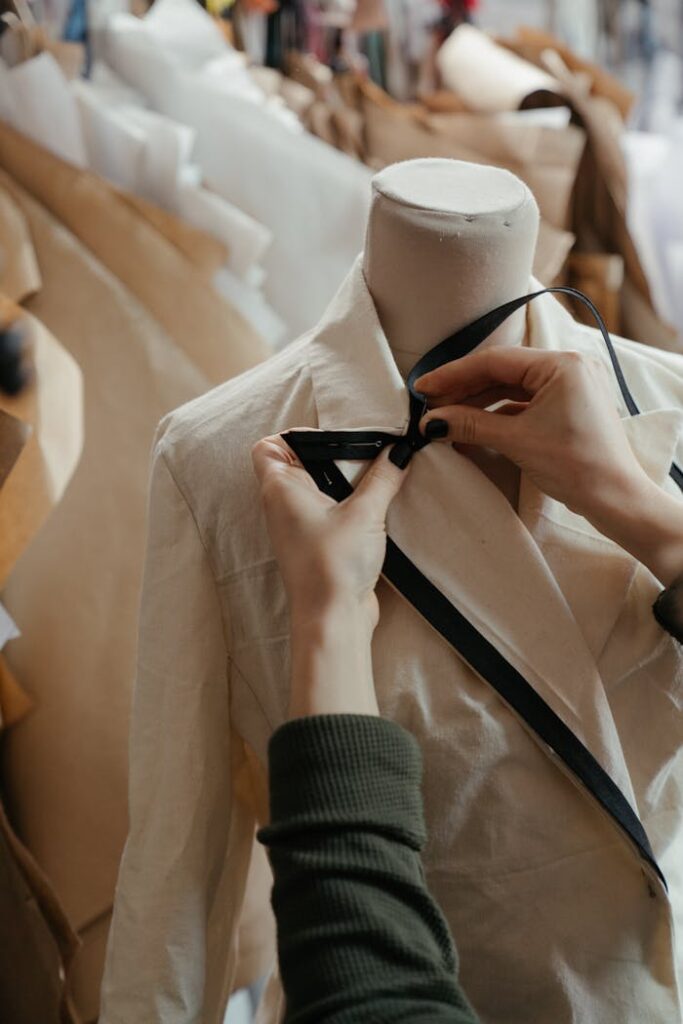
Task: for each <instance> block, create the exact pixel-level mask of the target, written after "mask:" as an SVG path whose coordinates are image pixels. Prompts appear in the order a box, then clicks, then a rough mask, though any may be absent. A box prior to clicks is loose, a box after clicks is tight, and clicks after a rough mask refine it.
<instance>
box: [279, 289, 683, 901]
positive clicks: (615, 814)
mask: <svg viewBox="0 0 683 1024" xmlns="http://www.w3.org/2000/svg"><path fill="white" fill-rule="evenodd" d="M545 292H561V293H564V294H567V295H571V296H573V297H574V298H576V299H578V300H579V301H581V302H583V303H584V305H586V306H587V307H588V309H590V311H591V312H592V314H593V316H594V317H595V319H596V322H597V324H598V327H599V329H600V332H601V334H602V337H603V339H604V341H605V344H606V345H607V350H608V352H609V356H610V360H611V363H612V367H613V369H614V373H615V376H616V379H617V383H618V385H619V389H620V391H621V394H622V397H623V399H624V402H625V404H626V407H627V409H628V411H629V413H630V414H631V415H632V416H637V415H638V414H639V412H640V410H639V408H638V406H637V405H636V402H635V400H634V399H633V396H632V395H631V392H630V391H629V388H628V385H627V383H626V380H625V377H624V374H623V372H622V369H621V366H620V364H619V361H618V359H617V355H616V352H615V351H614V347H613V345H612V341H611V339H610V336H609V333H608V331H607V328H606V326H605V324H604V322H603V320H602V318H601V316H600V314H599V313H598V311H597V309H596V308H595V306H594V305H593V303H592V302H591V301H590V300H589V299H588V298H587V297H586V296H585V295H583V294H582V293H581V292H579V291H576V290H575V289H574V288H547V289H544V290H543V291H539V292H535V293H533V294H531V295H525V296H523V297H521V298H519V299H515V300H514V301H512V302H508V303H506V304H505V305H503V306H500V307H498V308H497V309H494V310H492V311H491V312H490V313H486V314H485V315H484V316H483V317H480V318H479V319H478V320H475V321H474V322H473V323H471V324H469V325H468V326H467V327H464V328H463V329H462V330H460V331H457V332H456V333H455V334H452V335H451V336H450V337H448V338H446V339H445V340H444V341H442V342H441V343H440V344H438V345H436V346H435V347H434V348H433V349H431V350H430V351H429V352H427V353H426V355H424V356H423V357H422V358H421V359H420V360H419V361H418V362H417V363H416V365H415V366H414V367H413V369H412V370H411V372H410V374H409V376H408V381H407V385H408V392H409V397H410V422H409V426H408V430H407V431H406V433H405V435H404V436H402V437H399V438H398V439H397V437H396V435H395V434H390V433H388V432H385V431H371V430H361V431H353V430H339V431H329V430H324V431H319V430H316V431H303V430H295V431H289V432H287V433H285V434H283V435H282V436H283V438H284V439H285V440H286V441H287V443H288V444H289V446H290V447H291V448H292V450H293V451H294V452H295V453H296V455H297V456H298V458H299V459H300V461H301V463H302V465H303V466H304V467H305V469H306V470H307V471H308V473H309V474H310V475H311V477H312V478H313V479H314V480H315V482H316V484H317V486H318V487H319V488H320V490H321V491H323V492H324V493H325V494H328V495H329V496H330V497H332V498H334V499H335V500H336V501H343V500H344V499H345V498H348V497H349V495H350V494H352V493H353V488H352V487H351V484H350V483H349V482H348V480H347V479H346V477H345V476H344V474H343V473H342V472H341V470H340V469H339V467H338V466H336V465H335V461H339V460H368V459H374V458H375V457H376V456H377V455H378V454H379V453H380V451H382V449H383V448H386V447H387V446H389V445H393V448H392V451H391V454H390V458H391V459H392V461H393V462H395V464H396V465H398V466H400V467H402V468H403V467H405V466H406V465H407V464H408V462H409V461H410V459H412V457H413V456H414V454H415V453H416V452H417V451H419V450H420V449H421V448H423V447H425V445H426V444H428V443H429V441H428V439H427V438H425V437H423V436H422V435H421V434H420V430H419V425H420V420H421V419H422V416H423V415H424V413H425V411H426V407H427V406H426V401H425V399H424V397H423V396H422V395H420V394H419V392H417V391H416V390H415V381H416V380H418V379H419V378H420V377H421V376H422V375H423V374H425V373H428V372H429V371H430V370H434V369H437V368H438V367H439V366H443V365H444V363H447V362H451V361H452V360H454V359H459V358H462V356H464V355H466V354H467V353H469V352H471V351H473V349H475V348H476V347H477V345H479V344H480V343H481V342H482V341H483V340H484V339H485V338H487V337H488V336H489V335H490V334H491V333H492V332H493V331H494V330H495V329H496V328H497V327H499V326H500V324H502V323H503V322H504V320H506V319H507V317H509V316H510V315H511V314H512V313H514V312H515V310H517V309H520V308H521V307H522V306H524V305H526V303H528V302H531V301H532V300H533V299H535V298H537V296H539V295H543V294H545ZM670 472H671V476H672V478H673V479H674V480H675V482H676V483H677V484H678V486H679V487H680V488H681V490H683V472H681V470H680V468H679V467H678V466H677V465H676V464H675V463H674V464H673V465H672V467H671V471H670ZM382 573H383V575H384V576H385V578H386V579H387V580H388V581H389V582H390V583H391V584H392V585H393V586H394V587H395V588H396V589H397V590H398V591H399V592H400V593H401V594H402V595H403V596H404V597H405V598H406V599H407V600H408V601H409V602H410V604H412V605H413V607H414V608H415V609H416V610H417V611H418V612H419V614H420V615H421V616H422V617H423V618H424V619H425V620H426V621H427V622H428V623H429V624H430V625H431V626H432V627H433V628H434V629H435V630H436V631H437V632H438V633H439V634H440V635H441V636H442V637H443V638H444V639H445V640H446V641H447V643H449V644H450V645H451V647H453V649H454V650H455V651H457V652H458V654H459V655H460V657H461V658H462V659H463V661H465V662H466V664H468V665H469V666H470V667H471V668H472V669H473V670H474V671H475V672H476V673H477V674H478V675H479V676H480V677H481V678H482V679H484V680H485V681H486V682H487V683H488V684H489V685H490V686H492V687H493V689H494V690H495V691H496V692H497V693H498V694H499V696H500V697H501V698H502V699H503V700H504V701H505V703H506V704H507V705H508V706H509V707H510V708H511V709H512V710H513V711H514V712H515V713H516V714H517V715H518V716H519V717H520V718H521V719H522V720H523V721H524V723H525V724H526V726H527V727H528V728H529V729H530V730H531V731H532V732H533V733H534V734H535V735H536V737H537V739H538V740H539V741H540V742H541V743H542V744H543V745H544V746H546V747H547V748H548V749H550V750H551V751H552V752H553V755H554V756H555V757H557V758H558V759H559V760H560V761H561V762H562V763H563V765H564V766H565V768H566V769H568V771H569V772H570V773H571V775H572V776H573V777H574V778H575V779H576V780H577V781H578V782H579V783H580V784H581V785H582V786H583V787H585V789H586V790H587V791H588V793H589V794H590V795H591V796H592V797H593V799H594V800H595V801H596V802H597V803H598V804H599V805H600V806H601V807H602V808H603V810H605V811H606V812H607V814H609V816H610V817H611V818H612V820H613V821H614V822H615V824H616V825H617V826H618V828H619V829H620V830H621V831H622V833H623V834H624V836H625V837H626V839H627V840H628V841H629V842H630V843H631V844H632V845H633V847H634V848H635V850H636V852H637V853H638V855H639V856H640V857H641V859H642V860H643V861H644V862H645V863H646V864H647V865H648V866H649V867H650V868H651V869H652V870H653V871H654V872H655V874H656V875H657V876H658V878H659V879H660V881H661V883H662V885H663V886H664V888H665V889H666V879H665V878H664V875H663V874H662V871H661V869H660V868H659V865H658V864H657V861H656V860H655V856H654V853H653V852H652V847H651V846H650V841H649V839H648V837H647V834H646V832H645V829H644V828H643V825H642V823H641V821H640V819H639V818H638V815H637V814H636V812H635V811H634V809H633V808H632V807H631V804H630V803H629V802H628V800H627V799H626V797H625V796H624V794H623V793H622V792H621V790H620V789H619V787H618V786H617V785H616V783H615V782H614V781H613V780H612V778H611V777H610V776H609V775H608V773H607V772H606V771H605V769H604V768H603V767H602V766H601V765H600V764H599V762H598V761H597V760H596V759H595V757H594V756H593V755H592V754H591V752H590V751H589V750H588V748H587V747H586V746H585V745H584V744H583V743H582V742H581V740H580V739H579V738H578V737H577V736H576V735H575V734H574V733H573V732H572V730H571V729H570V728H569V727H568V726H567V725H566V724H565V723H564V722H563V721H562V719H561V718H560V717H559V716H558V715H557V714H556V713H555V712H554V711H553V710H552V708H551V707H550V706H549V705H548V704H547V703H546V702H545V701H544V700H543V698H542V697H541V696H540V695H539V694H538V693H537V692H536V690H535V689H534V688H533V686H532V685H531V684H530V683H529V682H528V681H527V680H526V679H525V678H524V677H523V676H522V675H521V673H520V672H518V671H517V669H516V668H515V667H514V666H513V665H511V664H510V663H509V662H508V661H507V660H506V659H505V658H504V657H503V655H502V654H500V652H499V651H498V650H497V649H496V648H495V647H494V646H493V644H491V643H490V642H489V641H488V640H487V639H486V638H485V637H484V636H482V634H481V633H479V631H478V630H477V629H476V628H475V626H473V625H472V623H471V622H469V621H468V619H466V618H465V616H464V615H463V614H462V613H461V612H459V611H458V609H457V608H456V607H455V605H453V604H452V603H451V602H450V601H449V600H448V599H447V598H446V597H445V596H444V595H443V594H442V593H441V591H440V590H438V589H437V588H436V587H435V586H434V584H433V583H431V582H430V580H428V579H427V577H426V576H425V575H424V574H423V573H422V572H420V570H419V569H418V568H417V566H416V565H414V564H413V562H411V560H410V559H409V558H408V557H407V555H405V554H404V552H403V551H401V549H400V548H399V547H398V546H397V545H396V544H395V543H394V542H393V540H391V538H388V539H387V550H386V556H385V560H384V565H383V567H382Z"/></svg>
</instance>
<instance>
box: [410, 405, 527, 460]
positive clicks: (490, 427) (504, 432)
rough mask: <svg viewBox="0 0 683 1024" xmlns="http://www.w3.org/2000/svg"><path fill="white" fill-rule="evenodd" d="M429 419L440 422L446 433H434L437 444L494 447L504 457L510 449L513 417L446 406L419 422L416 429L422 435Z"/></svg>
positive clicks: (465, 406)
mask: <svg viewBox="0 0 683 1024" xmlns="http://www.w3.org/2000/svg"><path fill="white" fill-rule="evenodd" d="M432 420H441V421H442V422H444V423H445V424H446V427H447V430H445V431H444V433H443V434H440V433H439V434H436V435H435V439H438V440H439V441H450V442H455V443H456V444H464V445H478V446H479V445H484V446H485V447H487V448H496V449H497V450H498V451H500V452H502V453H503V454H505V452H506V450H507V449H508V448H509V447H510V442H511V440H513V438H514V436H515V433H516V431H517V419H516V417H515V416H512V417H510V416H507V415H499V413H497V412H484V411H483V410H482V409H474V408H472V406H469V405H449V406H447V407H445V408H443V409H435V410H434V412H433V413H432V412H430V413H427V415H426V416H425V417H424V418H423V419H422V421H421V422H420V430H421V431H422V433H423V434H425V433H426V428H427V424H428V423H429V422H430V421H432Z"/></svg>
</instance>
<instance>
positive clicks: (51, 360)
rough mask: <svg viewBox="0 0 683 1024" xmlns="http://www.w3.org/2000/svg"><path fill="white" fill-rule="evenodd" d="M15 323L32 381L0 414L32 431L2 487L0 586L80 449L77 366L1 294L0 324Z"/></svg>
mask: <svg viewBox="0 0 683 1024" xmlns="http://www.w3.org/2000/svg"><path fill="white" fill-rule="evenodd" d="M17 319H20V320H21V326H22V329H23V330H24V332H25V336H26V344H27V346H28V347H29V349H30V353H31V357H30V361H31V362H32V364H33V374H34V379H33V382H32V383H31V384H30V385H29V386H28V387H26V388H25V389H24V390H23V391H21V392H20V394H18V395H16V396H13V397H9V396H8V395H4V394H2V393H0V410H2V411H3V412H4V413H6V414H7V415H9V416H11V417H13V418H14V419H15V420H18V421H19V422H20V423H23V424H25V425H26V427H27V428H28V430H29V431H30V433H29V436H28V437H27V439H26V443H25V445H24V446H23V447H22V450H21V452H20V453H19V454H18V456H17V458H16V459H15V461H14V464H13V466H12V469H11V470H10V471H9V473H8V475H7V478H6V479H5V481H4V483H3V484H2V487H1V488H0V586H2V585H3V583H4V582H5V580H6V579H7V576H8V574H9V572H10V570H11V569H12V567H13V566H14V564H15V563H16V561H17V559H18V558H19V556H20V555H21V554H22V553H23V552H24V551H25V549H26V547H27V545H28V544H29V542H30V541H31V540H32V539H33V537H34V536H35V534H36V533H37V532H38V530H39V529H40V527H41V526H42V525H43V523H44V522H45V520H46V518H47V516H48V515H49V513H50V511H51V510H52V509H53V508H54V507H55V506H56V505H57V504H58V503H59V502H60V501H61V499H62V496H63V494H64V491H65V489H66V487H67V485H68V483H69V481H70V480H71V477H72V475H73V472H74V469H75V467H76V465H77V463H78V459H79V456H80V453H81V449H82V445H83V433H82V424H81V402H82V381H81V374H80V372H79V369H78V366H77V365H76V363H75V362H74V360H73V358H72V357H71V355H70V354H69V353H68V351H67V350H66V349H65V348H63V347H62V346H61V345H60V343H59V342H58V341H57V340H56V338H55V337H53V335H52V334H51V333H50V331H49V330H47V329H46V327H45V326H44V325H43V324H42V323H41V322H40V321H39V320H37V319H35V318H34V317H28V316H26V315H25V314H24V313H22V312H21V311H20V310H19V309H18V308H17V307H16V306H14V305H13V304H12V303H10V302H9V301H8V300H6V299H3V298H2V297H1V296H0V321H5V320H12V321H14V320H17ZM15 445H16V442H15V441H12V446H13V448H14V447H15Z"/></svg>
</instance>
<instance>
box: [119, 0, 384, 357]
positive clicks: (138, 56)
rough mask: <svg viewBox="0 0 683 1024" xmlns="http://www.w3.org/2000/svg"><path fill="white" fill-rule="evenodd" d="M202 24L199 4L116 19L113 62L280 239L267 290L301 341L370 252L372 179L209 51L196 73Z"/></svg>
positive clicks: (237, 200)
mask: <svg viewBox="0 0 683 1024" xmlns="http://www.w3.org/2000/svg"><path fill="white" fill-rule="evenodd" d="M190 18H191V21H190ZM197 20H203V21H208V22H209V23H210V22H211V19H210V18H209V16H208V15H207V14H206V12H204V11H202V10H201V8H200V7H199V6H198V5H197V4H196V3H195V2H194V0H184V2H183V0H157V2H156V3H155V4H154V6H153V7H152V8H151V10H150V13H149V14H148V15H147V16H146V17H145V18H144V19H142V20H141V19H138V18H130V17H124V16H119V17H115V18H113V19H112V20H111V22H110V23H109V26H108V31H107V62H108V63H109V64H110V65H111V67H112V68H113V69H114V71H116V73H117V74H119V75H120V76H121V77H122V78H123V79H124V80H125V81H126V82H127V83H128V84H130V85H133V86H135V88H136V89H138V90H139V91H140V92H141V93H142V94H143V95H144V96H145V98H146V100H147V101H148V103H149V104H150V106H151V107H152V108H153V109H155V110H157V111H159V112H160V113H162V114H165V115H167V116H168V117H171V118H173V119H174V120H176V121H180V122H182V123H183V124H186V125H189V126H190V127H192V128H193V129H194V130H195V131H196V133H197V142H196V149H195V154H194V156H195V159H196V160H197V162H198V163H199V164H200V165H201V167H202V171H203V175H204V179H205V181H206V183H207V185H208V186H209V187H210V188H211V189H212V190H214V191H215V192H217V193H218V194H219V195H221V196H222V197H224V198H225V199H227V200H228V201H229V202H230V203H232V204H233V205H235V206H237V207H238V208H239V209H240V210H243V211H244V212H245V213H246V214H248V215H249V216H250V217H253V218H254V219H255V220H257V221H258V222H259V223H260V224H262V225H264V226H265V227H266V228H267V229H268V230H269V231H270V232H272V236H273V243H272V245H271V247H270V249H269V250H268V252H267V253H266V256H265V259H264V261H263V266H264V269H265V271H266V275H267V276H266V281H265V285H264V290H265V294H266V298H267V300H268V302H269V303H270V305H271V306H272V307H273V309H274V310H275V312H276V313H277V314H278V316H280V317H281V318H282V320H283V321H284V322H285V324H286V325H287V328H288V331H287V337H288V338H293V337H296V336H297V335H298V334H300V333H301V332H303V331H305V330H308V329H309V328H310V326H311V325H312V324H313V323H315V321H316V320H317V319H318V318H319V317H320V315H321V314H322V312H323V310H324V309H325V306H326V305H327V304H328V303H329V301H330V299H331V298H332V297H333V295H334V293H335V291H336V289H337V288H338V287H339V284H340V283H341V281H342V279H343V278H344V275H345V274H346V273H347V271H348V269H349V267H350V266H351V264H352V262H353V260H354V258H355V256H356V254H357V253H358V252H359V251H360V249H361V248H362V246H363V238H364V235H365V225H366V223H367V214H368V207H369V200H370V188H369V183H370V177H371V172H370V170H369V169H368V168H367V167H363V166H362V165H360V164H358V163H357V162H356V161H355V160H350V159H349V158H348V157H347V156H345V155H344V154H342V153H338V152H336V151H335V150H334V149H332V148H331V147H330V146H326V145H323V144H322V143H321V142H320V141H319V140H318V139H315V138H312V137H311V136H310V135H308V134H307V133H305V132H303V130H302V128H301V125H300V124H299V123H298V121H297V122H295V127H293V126H292V124H291V123H290V122H289V121H286V122H285V121H283V120H282V119H281V118H280V117H275V116H273V111H272V109H271V106H269V105H268V104H267V103H266V101H265V98H264V97H263V95H261V99H260V102H254V101H253V99H252V98H250V96H249V95H248V93H246V92H245V88H246V87H245V86H243V84H242V83H241V82H240V84H239V85H238V86H235V87H233V86H232V85H230V86H229V87H228V86H225V87H224V86H223V78H222V75H221V74H219V73H218V72H216V73H215V74H212V73H209V67H210V56H209V55H212V50H211V49H210V46H209V44H208V43H206V45H205V46H204V43H202V45H203V46H204V49H202V50H201V54H202V56H203V59H204V61H205V63H204V64H200V62H199V59H197V60H196V61H195V63H194V64H193V65H192V66H188V64H189V56H188V55H186V56H185V58H184V59H183V57H182V28H183V27H184V26H185V25H187V26H188V33H189V35H190V39H191V40H194V38H195V37H194V29H193V26H194V25H195V21H197ZM172 27H173V33H171V28H172ZM211 31H212V32H214V33H215V31H216V30H215V26H213V25H211ZM189 45H190V44H188V46H189ZM221 46H222V47H223V52H224V57H225V58H230V51H229V50H228V49H227V48H226V46H225V42H224V41H222V40H221ZM173 47H174V48H173ZM189 52H190V53H195V56H196V54H197V53H199V52H200V51H199V48H197V50H196V51H194V50H192V51H189ZM245 77H246V78H247V80H248V82H250V84H251V87H252V89H253V87H254V83H253V81H251V79H249V76H248V75H246V74H245ZM274 99H276V100H277V99H279V97H274ZM287 113H290V114H291V112H290V111H287ZM236 153H239V159H238V160H237V159H235V154H236ZM312 252H314V253H315V254H316V258H315V260H313V261H311V259H310V254H311V253H312Z"/></svg>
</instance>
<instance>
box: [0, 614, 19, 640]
mask: <svg viewBox="0 0 683 1024" xmlns="http://www.w3.org/2000/svg"><path fill="white" fill-rule="evenodd" d="M19 636H21V633H20V632H19V630H18V628H17V624H16V622H15V621H14V619H13V618H12V616H11V615H10V613H9V612H8V611H7V609H6V608H5V607H4V606H3V605H2V604H0V651H1V650H2V649H3V647H4V646H5V644H6V643H8V642H9V641H10V640H16V639H17V637H19Z"/></svg>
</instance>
